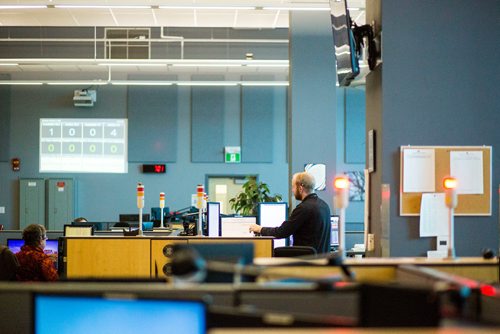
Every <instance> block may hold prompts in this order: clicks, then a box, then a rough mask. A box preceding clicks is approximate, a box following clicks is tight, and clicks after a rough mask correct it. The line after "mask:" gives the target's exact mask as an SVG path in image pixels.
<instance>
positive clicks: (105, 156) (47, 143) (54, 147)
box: [39, 118, 128, 173]
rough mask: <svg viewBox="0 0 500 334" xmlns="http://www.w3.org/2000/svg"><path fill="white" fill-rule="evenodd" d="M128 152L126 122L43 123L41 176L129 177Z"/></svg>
mask: <svg viewBox="0 0 500 334" xmlns="http://www.w3.org/2000/svg"><path fill="white" fill-rule="evenodd" d="M127 152H128V149H127V120H126V119H101V118H82V119H76V118H66V119H60V118H41V119H40V169H39V170H40V173H55V172H57V173H127V166H128V164H127V162H128V159H127Z"/></svg>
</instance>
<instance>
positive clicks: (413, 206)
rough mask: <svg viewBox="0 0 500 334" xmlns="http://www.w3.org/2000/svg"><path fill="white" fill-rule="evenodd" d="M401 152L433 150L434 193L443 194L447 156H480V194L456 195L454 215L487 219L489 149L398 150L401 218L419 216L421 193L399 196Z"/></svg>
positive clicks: (489, 207)
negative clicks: (471, 154)
mask: <svg viewBox="0 0 500 334" xmlns="http://www.w3.org/2000/svg"><path fill="white" fill-rule="evenodd" d="M405 149H425V150H429V149H431V150H434V155H435V157H434V163H435V166H434V167H435V170H434V172H435V192H444V188H443V184H442V182H443V178H445V177H446V176H450V152H452V151H453V152H457V151H467V152H482V160H483V166H482V167H483V193H482V194H459V195H458V205H457V207H456V209H455V215H457V216H491V150H492V149H491V146H401V155H400V184H399V185H400V191H399V193H400V198H399V199H400V201H399V214H400V215H401V216H418V215H420V202H421V199H422V193H421V192H420V193H419V192H411V193H410V192H406V193H405V192H403V180H404V174H403V173H404V170H405V169H404V150H405Z"/></svg>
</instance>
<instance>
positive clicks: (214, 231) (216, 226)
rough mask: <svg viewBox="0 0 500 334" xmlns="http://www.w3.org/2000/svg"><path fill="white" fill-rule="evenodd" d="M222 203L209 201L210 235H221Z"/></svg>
mask: <svg viewBox="0 0 500 334" xmlns="http://www.w3.org/2000/svg"><path fill="white" fill-rule="evenodd" d="M220 225H221V217H220V203H219V202H208V203H207V233H206V235H208V236H209V237H219V236H220V235H221V234H220V229H221V226H220Z"/></svg>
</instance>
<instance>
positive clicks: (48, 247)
mask: <svg viewBox="0 0 500 334" xmlns="http://www.w3.org/2000/svg"><path fill="white" fill-rule="evenodd" d="M22 246H24V240H23V239H7V247H8V248H9V249H10V250H11V252H12V253H14V254H15V253H18V252H20V251H21V247H22ZM43 252H44V253H45V254H47V255H48V256H49V257H50V259H51V260H52V261H54V264H55V266H56V267H57V256H58V253H59V247H58V241H57V239H48V240H47V241H46V242H45V249H44V250H43Z"/></svg>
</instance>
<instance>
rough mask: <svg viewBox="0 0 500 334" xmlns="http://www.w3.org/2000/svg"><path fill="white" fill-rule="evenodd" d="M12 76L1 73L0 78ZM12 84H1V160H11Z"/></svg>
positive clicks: (7, 78)
mask: <svg viewBox="0 0 500 334" xmlns="http://www.w3.org/2000/svg"><path fill="white" fill-rule="evenodd" d="M9 79H10V76H8V75H0V80H9ZM10 90H11V88H10V86H0V143H2V144H1V145H0V161H9V147H10V144H9V143H10V140H9V139H10Z"/></svg>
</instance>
